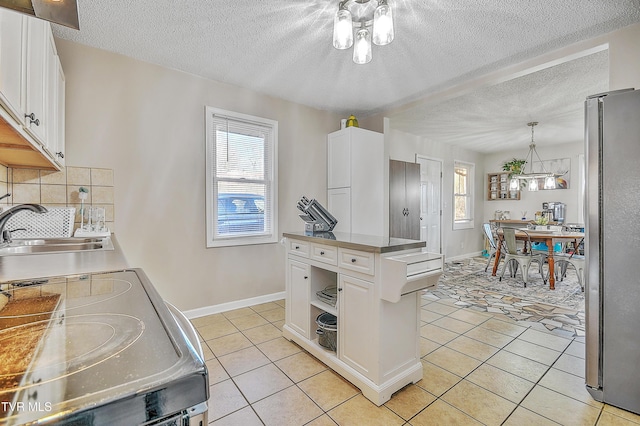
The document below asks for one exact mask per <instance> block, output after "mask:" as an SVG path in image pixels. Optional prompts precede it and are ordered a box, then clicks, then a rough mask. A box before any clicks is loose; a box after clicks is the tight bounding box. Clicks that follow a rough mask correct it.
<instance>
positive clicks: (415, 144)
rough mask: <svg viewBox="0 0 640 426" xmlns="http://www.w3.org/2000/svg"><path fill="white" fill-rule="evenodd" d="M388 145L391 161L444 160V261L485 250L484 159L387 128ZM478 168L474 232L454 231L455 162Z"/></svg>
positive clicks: (477, 155) (480, 155)
mask: <svg viewBox="0 0 640 426" xmlns="http://www.w3.org/2000/svg"><path fill="white" fill-rule="evenodd" d="M385 142H386V143H387V146H388V150H389V157H390V158H391V159H392V160H401V161H409V162H415V158H416V154H419V155H425V156H428V157H432V158H436V159H440V160H442V174H443V177H442V188H443V190H442V201H443V208H442V251H443V254H444V255H445V259H451V258H455V257H458V256H462V255H464V254H467V253H475V252H480V251H482V250H483V240H482V232H481V230H482V221H483V216H484V203H483V199H484V192H483V188H484V184H483V182H484V155H482V154H480V153H478V152H475V151H470V150H467V149H462V148H460V147H457V146H452V145H447V144H442V143H437V142H434V141H430V140H428V139H424V138H419V137H417V136H415V135H411V134H408V133H405V132H401V131H399V130H397V129H393V127H392V125H387V126H386V127H385ZM455 160H460V161H465V162H468V163H474V164H475V176H474V178H475V194H474V195H475V209H474V228H473V229H458V230H453V162H454V161H455Z"/></svg>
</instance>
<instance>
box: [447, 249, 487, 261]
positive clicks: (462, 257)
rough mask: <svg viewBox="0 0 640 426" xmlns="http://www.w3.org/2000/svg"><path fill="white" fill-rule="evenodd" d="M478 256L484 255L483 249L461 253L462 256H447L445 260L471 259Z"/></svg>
mask: <svg viewBox="0 0 640 426" xmlns="http://www.w3.org/2000/svg"><path fill="white" fill-rule="evenodd" d="M477 256H482V252H481V251H476V252H473V253H466V254H461V255H460V256H454V257H447V258H446V259H445V260H444V261H445V262H455V261H457V260H464V259H469V258H471V257H477Z"/></svg>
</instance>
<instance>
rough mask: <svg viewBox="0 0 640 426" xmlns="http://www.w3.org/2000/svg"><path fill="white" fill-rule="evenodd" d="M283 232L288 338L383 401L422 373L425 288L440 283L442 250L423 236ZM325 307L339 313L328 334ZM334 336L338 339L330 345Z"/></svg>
mask: <svg viewBox="0 0 640 426" xmlns="http://www.w3.org/2000/svg"><path fill="white" fill-rule="evenodd" d="M283 236H284V237H285V244H286V250H287V256H286V310H285V325H284V326H283V335H284V337H285V338H287V339H289V340H292V341H294V342H295V343H297V344H298V345H300V346H302V347H303V348H304V349H306V350H307V351H308V352H309V353H311V354H312V355H314V356H315V357H316V358H318V359H319V360H320V361H322V362H324V363H325V364H327V365H328V366H329V367H330V368H332V369H333V370H334V371H335V372H337V373H338V374H340V375H341V376H342V377H344V378H345V379H347V380H348V381H350V382H351V383H353V384H354V385H355V386H357V387H358V388H359V389H360V390H361V391H362V393H363V395H364V396H365V397H367V398H368V399H369V400H371V401H372V402H373V403H375V404H376V405H382V404H384V403H385V402H386V401H388V400H389V399H390V398H391V395H392V394H393V393H394V392H396V391H398V390H399V389H401V388H402V387H404V386H406V385H407V384H409V383H415V382H417V381H419V380H420V379H422V364H421V362H420V345H419V338H420V305H421V303H420V301H421V297H420V295H421V290H423V289H425V288H430V287H435V286H436V285H437V282H438V279H439V277H440V275H441V274H442V266H443V262H442V255H441V254H439V253H429V252H426V251H425V250H424V247H425V242H423V241H415V240H406V239H399V238H383V237H375V236H368V235H357V234H348V233H316V234H313V235H306V234H304V233H295V232H294V233H284V234H283ZM331 289H335V293H336V295H337V297H336V300H335V305H334V304H333V302H332V301H329V302H327V301H326V299H325V298H323V297H322V294H323V290H325V293H326V292H327V291H329V292H331ZM318 293H320V297H319V296H318ZM325 313H328V314H330V315H334V316H335V317H336V318H337V331H334V332H333V333H334V334H333V335H330V336H329V337H328V338H327V336H326V333H327V331H326V330H320V331H319V333H320V334H323V333H325V334H324V335H323V336H322V338H321V339H318V335H317V331H316V329H318V328H319V327H320V326H319V325H318V324H317V323H316V319H317V318H318V317H319V316H320V315H322V314H325ZM320 328H322V327H320ZM328 333H332V332H331V331H329V332H328ZM327 341H329V342H331V341H333V342H335V344H333V345H328V346H329V347H330V348H327V344H326V342H327ZM333 348H335V349H336V350H335V351H334V350H332V349H333Z"/></svg>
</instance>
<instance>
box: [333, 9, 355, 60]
mask: <svg viewBox="0 0 640 426" xmlns="http://www.w3.org/2000/svg"><path fill="white" fill-rule="evenodd" d="M351 46H353V20H352V19H351V12H349V10H348V9H340V10H338V13H336V16H335V18H334V20H333V47H335V48H336V49H340V50H343V49H348V48H350V47H351Z"/></svg>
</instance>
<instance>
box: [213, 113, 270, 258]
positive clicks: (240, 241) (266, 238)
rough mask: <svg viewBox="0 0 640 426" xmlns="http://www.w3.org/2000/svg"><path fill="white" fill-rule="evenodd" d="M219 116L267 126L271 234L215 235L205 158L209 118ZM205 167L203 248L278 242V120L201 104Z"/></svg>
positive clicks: (215, 205)
mask: <svg viewBox="0 0 640 426" xmlns="http://www.w3.org/2000/svg"><path fill="white" fill-rule="evenodd" d="M216 114H217V115H223V116H227V117H229V118H234V119H237V120H242V121H252V122H254V123H258V124H263V125H265V126H269V127H271V128H272V130H273V143H272V144H271V150H272V152H271V158H272V163H273V164H272V171H271V172H272V174H273V176H272V187H273V193H272V199H271V211H272V212H273V214H272V217H273V219H272V220H273V224H272V227H271V229H272V232H271V235H260V236H243V237H235V236H234V237H228V238H220V237H218V238H215V226H214V220H217V210H218V203H217V200H214V197H213V190H214V188H213V177H214V167H213V164H210V161H209V159H210V158H212V152H211V150H212V149H213V140H212V136H213V135H212V132H211V127H212V125H213V124H212V120H213V116H214V115H216ZM205 142H206V143H205V148H206V149H205V155H206V157H205V169H206V173H205V174H206V183H205V188H206V195H205V203H206V204H205V214H206V229H207V248H209V247H230V246H242V245H252V244H272V243H277V242H278V122H277V121H275V120H270V119H268V118H262V117H256V116H253V115H248V114H242V113H238V112H234V111H228V110H224V109H220V108H214V107H210V106H206V107H205Z"/></svg>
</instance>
